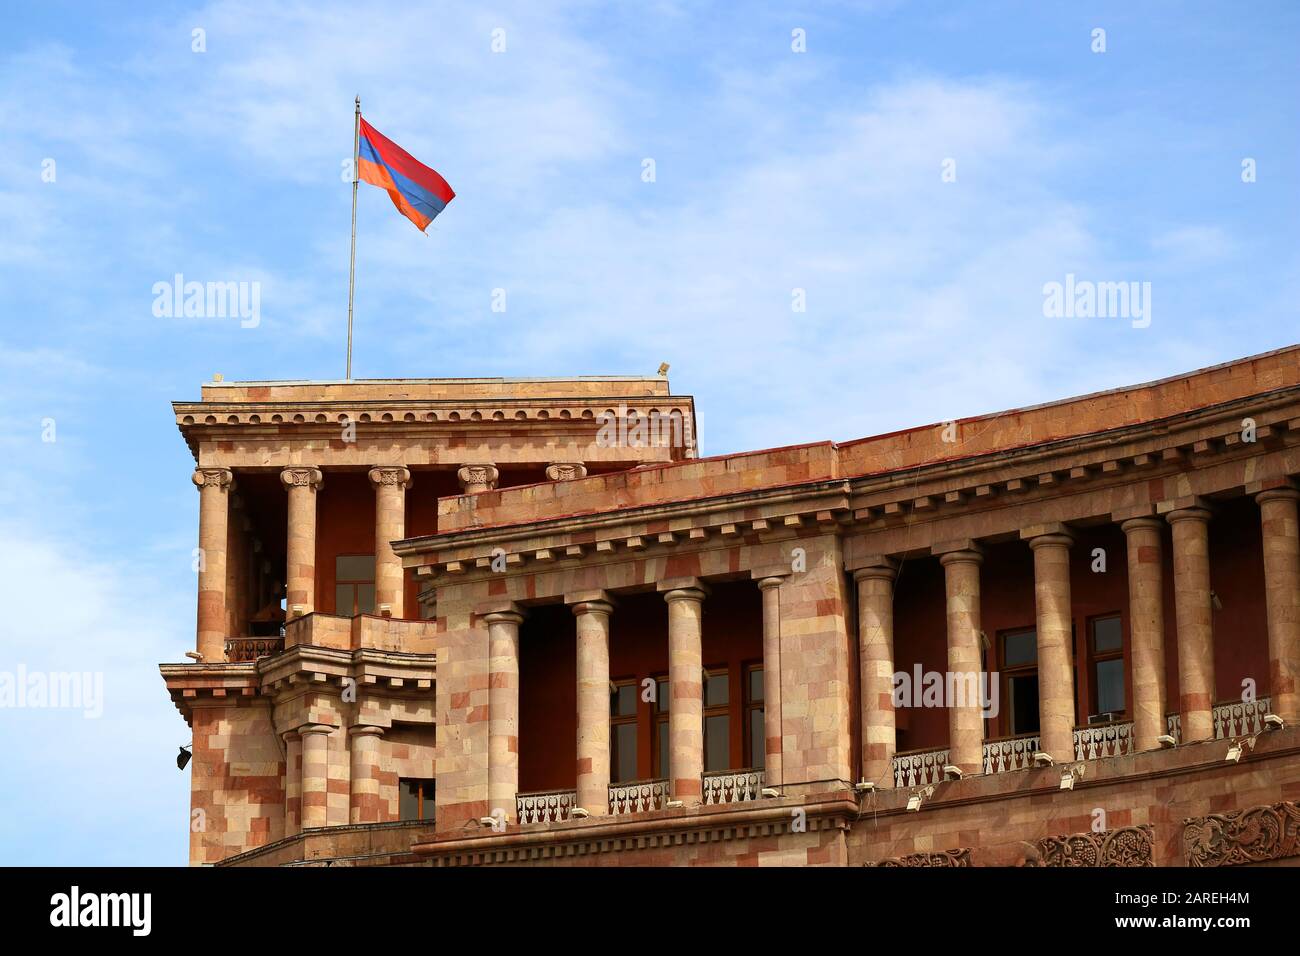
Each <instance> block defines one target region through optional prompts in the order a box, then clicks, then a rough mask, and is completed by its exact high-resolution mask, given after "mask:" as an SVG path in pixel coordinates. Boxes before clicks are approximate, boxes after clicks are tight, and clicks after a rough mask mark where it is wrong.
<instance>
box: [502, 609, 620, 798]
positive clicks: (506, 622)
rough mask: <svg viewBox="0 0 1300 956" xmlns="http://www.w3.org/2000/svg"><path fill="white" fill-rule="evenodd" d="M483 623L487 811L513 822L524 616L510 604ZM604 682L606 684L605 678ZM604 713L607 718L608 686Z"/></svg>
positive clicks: (517, 770) (517, 785)
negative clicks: (485, 642) (485, 643)
mask: <svg viewBox="0 0 1300 956" xmlns="http://www.w3.org/2000/svg"><path fill="white" fill-rule="evenodd" d="M483 620H485V621H486V622H487V626H488V812H489V813H492V812H494V811H495V810H497V808H500V809H501V810H503V811H505V815H506V816H505V818H506V819H507V820H509V821H510V822H512V823H513V822H514V821H515V820H516V816H515V797H517V796H518V795H519V625H520V624H522V623H523V620H524V616H523V614H521V613H520V611H519V609H518V608H517V607H515V606H514V605H511V606H510V608H509V609H507V610H502V611H493V612H492V613H490V614H487V615H485V616H484V618H483ZM579 626H581V624H580V625H579ZM605 669H606V672H608V669H609V664H608V660H607V661H606V665H605ZM605 680H606V685H608V682H609V678H608V676H606V678H605ZM605 714H606V718H608V715H609V690H608V686H607V687H606V691H605ZM606 759H608V758H606ZM579 806H586V804H583V803H579ZM588 810H590V808H589V807H588Z"/></svg>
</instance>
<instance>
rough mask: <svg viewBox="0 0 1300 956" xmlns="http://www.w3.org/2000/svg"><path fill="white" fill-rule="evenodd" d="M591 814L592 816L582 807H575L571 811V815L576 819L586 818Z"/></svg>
mask: <svg viewBox="0 0 1300 956" xmlns="http://www.w3.org/2000/svg"><path fill="white" fill-rule="evenodd" d="M589 816H591V814H590V813H588V812H587V811H586V810H584V809H583V808H582V807H574V808H573V809H572V810H570V811H569V817H570V818H571V819H574V820H585V819H587V817H589Z"/></svg>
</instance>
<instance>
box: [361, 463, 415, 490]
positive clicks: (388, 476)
mask: <svg viewBox="0 0 1300 956" xmlns="http://www.w3.org/2000/svg"><path fill="white" fill-rule="evenodd" d="M367 474H368V476H369V478H370V483H371V484H372V485H374V486H375V487H376V488H378V487H379V486H381V485H397V486H398V487H400V488H407V487H409V486H410V484H411V470H410V469H409V468H407V467H405V466H404V465H375V467H373V468H371V469H370V471H369V472H368V473H367Z"/></svg>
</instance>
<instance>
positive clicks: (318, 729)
mask: <svg viewBox="0 0 1300 956" xmlns="http://www.w3.org/2000/svg"><path fill="white" fill-rule="evenodd" d="M296 732H297V734H298V736H299V737H310V736H312V735H313V734H331V733H333V732H334V728H333V727H331V726H330V725H329V724H303V725H302V726H301V727H298V728H296Z"/></svg>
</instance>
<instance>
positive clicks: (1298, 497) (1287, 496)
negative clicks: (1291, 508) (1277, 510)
mask: <svg viewBox="0 0 1300 956" xmlns="http://www.w3.org/2000/svg"><path fill="white" fill-rule="evenodd" d="M1255 501H1256V502H1258V503H1259V504H1261V505H1262V504H1263V503H1264V502H1266V501H1300V490H1297V489H1295V488H1292V487H1286V486H1283V487H1281V488H1266V489H1265V490H1263V491H1260V492H1257V493H1256V494H1255Z"/></svg>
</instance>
